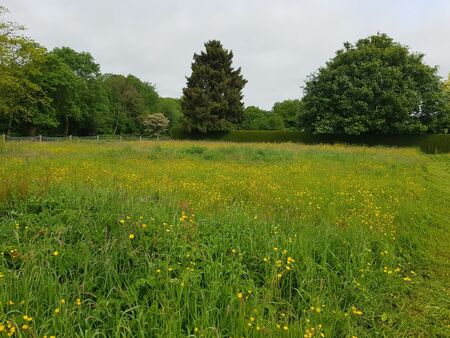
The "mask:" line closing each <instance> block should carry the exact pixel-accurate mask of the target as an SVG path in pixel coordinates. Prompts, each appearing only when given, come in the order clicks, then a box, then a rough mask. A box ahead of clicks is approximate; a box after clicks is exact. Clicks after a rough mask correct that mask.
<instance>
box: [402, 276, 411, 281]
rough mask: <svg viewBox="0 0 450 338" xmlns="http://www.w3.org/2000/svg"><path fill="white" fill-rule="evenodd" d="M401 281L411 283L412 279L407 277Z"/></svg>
mask: <svg viewBox="0 0 450 338" xmlns="http://www.w3.org/2000/svg"><path fill="white" fill-rule="evenodd" d="M403 280H404V281H405V282H411V281H412V279H411V278H409V277H403Z"/></svg>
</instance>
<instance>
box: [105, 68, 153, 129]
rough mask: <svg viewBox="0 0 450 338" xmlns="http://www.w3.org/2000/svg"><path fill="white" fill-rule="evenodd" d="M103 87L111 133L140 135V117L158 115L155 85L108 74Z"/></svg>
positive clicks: (133, 77)
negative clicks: (106, 98)
mask: <svg viewBox="0 0 450 338" xmlns="http://www.w3.org/2000/svg"><path fill="white" fill-rule="evenodd" d="M103 86H104V88H105V90H106V92H107V96H108V101H109V114H110V118H109V126H110V130H111V133H112V134H113V135H115V134H130V133H131V134H132V133H136V134H139V133H140V132H142V131H143V130H142V125H141V123H140V122H139V117H140V116H142V115H145V114H151V113H156V112H157V109H158V99H159V97H158V93H157V92H156V90H155V88H154V86H153V85H151V84H150V83H147V82H143V81H141V80H139V79H138V78H137V77H135V76H133V75H128V76H123V75H116V74H106V75H104V76H103Z"/></svg>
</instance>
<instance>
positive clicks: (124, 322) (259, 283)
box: [0, 141, 450, 337]
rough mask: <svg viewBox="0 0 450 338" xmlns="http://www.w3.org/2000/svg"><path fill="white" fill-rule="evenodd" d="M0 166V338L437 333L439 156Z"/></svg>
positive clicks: (262, 155) (225, 147)
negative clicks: (9, 336)
mask: <svg viewBox="0 0 450 338" xmlns="http://www.w3.org/2000/svg"><path fill="white" fill-rule="evenodd" d="M0 156H1V162H0V251H1V252H2V256H1V260H0V323H1V324H0V329H2V327H3V332H8V333H12V332H13V331H15V332H14V335H17V336H31V337H33V336H38V337H42V336H44V335H47V337H50V336H51V335H55V336H56V337H74V336H80V337H94V336H99V337H111V336H113V337H114V336H117V337H131V336H136V337H148V336H160V337H179V336H191V337H194V336H195V337H200V336H203V337H222V336H227V337H230V336H232V337H242V336H245V337H253V336H254V337H259V336H260V337H266V336H281V337H283V336H285V337H313V336H314V337H321V336H325V337H353V336H355V337H371V336H372V337H379V336H387V337H401V336H424V337H438V336H441V337H445V336H447V334H448V327H449V326H448V325H449V324H450V323H449V314H450V311H449V301H450V298H449V296H448V291H449V289H448V285H450V283H449V282H450V281H449V273H450V271H449V253H450V250H449V243H448V241H447V240H446V238H447V237H446V235H447V233H448V230H449V228H448V216H449V213H448V210H447V207H448V205H449V203H448V202H449V201H448V193H449V190H450V187H449V176H448V165H449V157H448V155H433V156H430V155H425V154H422V153H420V152H419V151H417V150H415V149H406V148H405V149H402V148H400V149H392V148H381V147H380V148H366V147H350V146H331V145H328V146H326V145H323V146H301V145H294V144H279V145H268V144H253V145H243V144H223V143H207V142H175V141H170V142H135V143H133V142H130V143H122V144H92V143H78V144H69V143H59V144H29V143H23V144H13V143H10V144H7V146H6V147H5V148H3V149H2V150H1V152H0ZM24 316H25V317H24ZM30 317H31V320H30ZM2 325H3V326H2ZM1 334H2V333H0V335H1Z"/></svg>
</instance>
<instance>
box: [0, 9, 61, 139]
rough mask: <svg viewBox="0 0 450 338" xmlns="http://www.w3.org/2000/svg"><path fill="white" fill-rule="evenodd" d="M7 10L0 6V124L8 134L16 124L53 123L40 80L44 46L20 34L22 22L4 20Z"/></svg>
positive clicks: (26, 128) (28, 127) (47, 100)
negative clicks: (18, 23)
mask: <svg viewBox="0 0 450 338" xmlns="http://www.w3.org/2000/svg"><path fill="white" fill-rule="evenodd" d="M6 12H7V11H6V9H5V8H3V7H0V124H4V125H5V126H6V128H5V129H7V133H8V134H10V133H11V131H12V129H13V128H14V127H16V128H17V127H18V126H20V127H21V128H22V129H25V130H26V131H27V132H28V131H31V130H33V129H34V128H35V127H36V126H52V125H54V124H55V120H54V116H53V112H52V111H51V110H50V109H49V107H48V105H49V98H48V97H47V95H46V93H45V92H44V91H43V89H42V87H41V85H40V83H39V77H40V76H41V71H42V69H41V66H42V64H43V61H44V55H45V49H44V48H42V47H40V46H39V45H38V44H37V43H36V42H35V41H33V40H31V39H30V38H27V37H25V36H23V35H22V32H23V30H24V28H23V27H22V26H19V25H17V24H15V23H11V22H5V21H4V20H3V15H4V14H5V13H6ZM2 122H3V123H2Z"/></svg>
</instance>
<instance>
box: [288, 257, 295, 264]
mask: <svg viewBox="0 0 450 338" xmlns="http://www.w3.org/2000/svg"><path fill="white" fill-rule="evenodd" d="M287 263H288V264H291V263H295V259H294V258H292V257H288V258H287Z"/></svg>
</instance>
